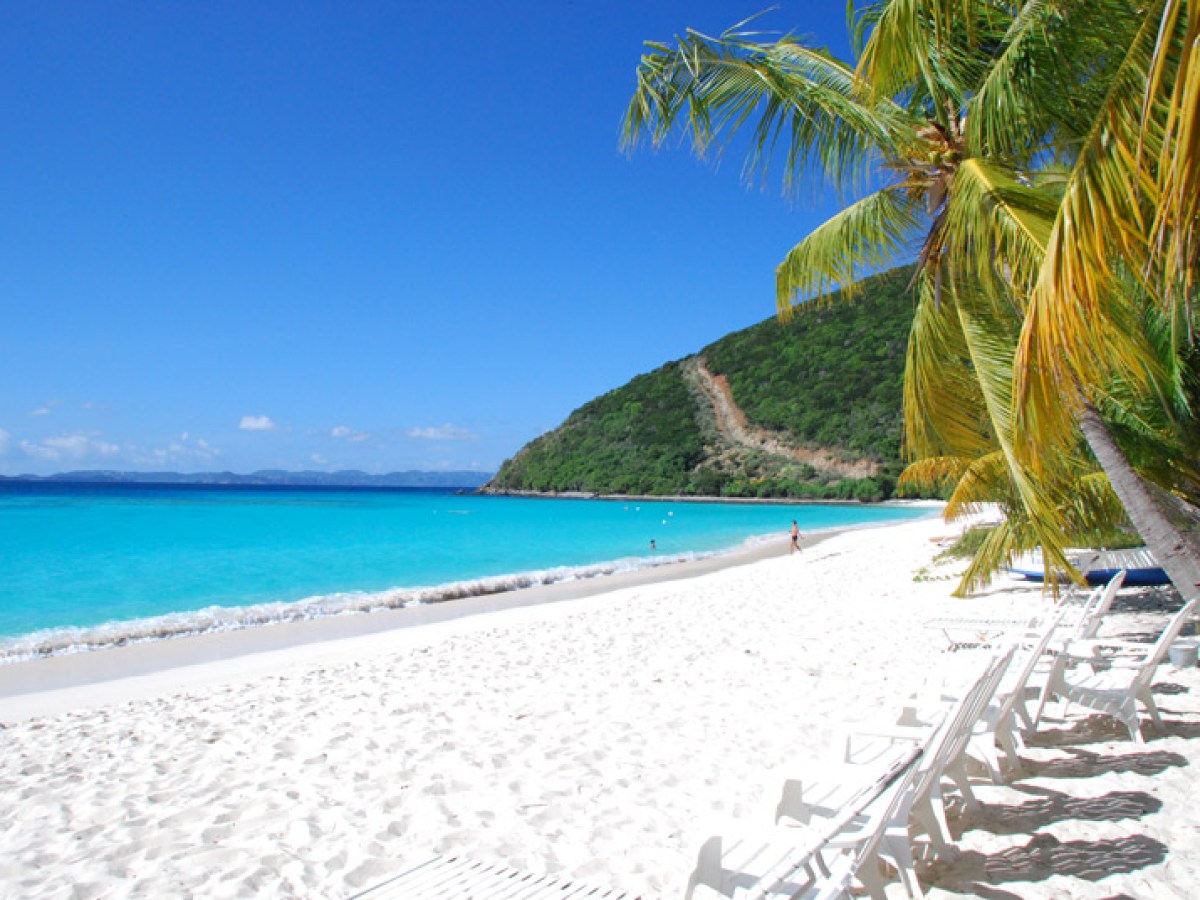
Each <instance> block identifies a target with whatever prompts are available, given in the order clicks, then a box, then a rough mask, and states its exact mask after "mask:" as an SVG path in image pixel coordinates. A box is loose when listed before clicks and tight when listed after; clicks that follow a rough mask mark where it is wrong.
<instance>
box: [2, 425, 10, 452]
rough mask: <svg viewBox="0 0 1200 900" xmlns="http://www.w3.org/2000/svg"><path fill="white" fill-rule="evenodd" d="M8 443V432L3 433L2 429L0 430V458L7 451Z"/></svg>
mask: <svg viewBox="0 0 1200 900" xmlns="http://www.w3.org/2000/svg"><path fill="white" fill-rule="evenodd" d="M9 443H10V438H9V434H8V432H7V431H5V430H4V429H3V428H0V456H3V455H4V453H5V452H6V451H7V450H8V445H9Z"/></svg>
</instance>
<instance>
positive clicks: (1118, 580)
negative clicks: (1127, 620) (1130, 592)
mask: <svg viewBox="0 0 1200 900" xmlns="http://www.w3.org/2000/svg"><path fill="white" fill-rule="evenodd" d="M1125 575H1126V572H1125V570H1124V569H1122V570H1121V571H1120V572H1118V573H1117V574H1116V575H1114V576H1113V577H1112V578H1111V579H1110V580H1109V582H1108V584H1106V585H1105V586H1104V590H1103V591H1101V592H1100V596H1099V597H1098V598H1096V601H1095V602H1094V603H1093V604H1092V608H1091V609H1090V610H1088V611H1087V612H1085V613H1084V614H1083V618H1082V619H1080V621H1079V628H1078V630H1077V631H1076V634H1075V637H1077V638H1080V639H1082V640H1085V641H1086V640H1090V639H1091V638H1094V637H1095V636H1096V634H1097V633H1098V632H1099V631H1100V626H1101V625H1103V624H1104V617H1105V616H1107V615H1108V611H1109V610H1110V609H1112V605H1113V600H1115V599H1116V597H1117V591H1119V590H1120V589H1121V585H1123V584H1124V583H1125Z"/></svg>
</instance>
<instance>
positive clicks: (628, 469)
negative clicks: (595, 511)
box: [485, 269, 913, 500]
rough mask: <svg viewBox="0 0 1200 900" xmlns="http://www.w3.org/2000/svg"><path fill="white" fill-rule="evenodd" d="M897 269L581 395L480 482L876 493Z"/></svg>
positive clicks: (499, 486)
mask: <svg viewBox="0 0 1200 900" xmlns="http://www.w3.org/2000/svg"><path fill="white" fill-rule="evenodd" d="M910 277H911V270H910V269H900V270H895V271H893V272H889V273H886V274H884V275H880V276H876V277H874V278H872V279H870V280H868V281H867V282H866V283H865V284H864V286H863V290H862V291H861V293H859V295H858V296H857V297H856V299H855V300H854V301H853V302H850V303H848V302H845V301H844V300H842V299H841V298H840V297H835V298H834V299H833V301H832V302H829V303H828V304H823V305H821V306H820V307H814V308H811V309H808V310H805V311H804V312H802V313H799V314H798V315H796V316H795V317H793V319H792V321H791V322H789V323H787V324H784V323H781V322H780V321H779V320H778V319H776V318H774V317H772V318H770V319H767V320H766V321H764V322H761V323H759V324H758V325H755V326H752V327H751V328H747V329H745V330H744V331H738V332H734V333H733V334H730V335H727V336H726V337H724V338H722V339H721V340H719V341H717V342H716V343H714V344H711V345H709V346H708V347H705V348H704V349H703V350H701V351H700V352H699V353H698V354H697V355H695V356H691V357H688V358H686V359H683V360H679V361H677V362H671V363H667V364H666V365H664V366H662V367H661V368H659V369H657V370H655V371H653V372H651V373H649V374H647V375H639V376H638V377H637V378H634V379H633V380H632V381H630V382H629V383H628V384H626V385H625V386H624V387H620V388H617V389H616V390H614V391H611V392H609V393H607V394H605V395H603V396H601V397H598V398H596V399H595V400H592V401H591V402H589V403H586V404H584V405H583V406H581V407H580V408H579V409H577V410H576V411H575V412H573V413H572V414H571V415H570V416H569V417H568V418H567V420H566V421H565V422H564V423H563V424H562V425H560V426H559V427H558V428H556V429H554V430H553V431H551V432H549V433H547V434H544V435H542V436H541V437H539V438H537V439H536V440H534V441H532V442H531V443H529V444H527V445H526V446H525V447H524V448H523V449H522V450H521V451H520V452H519V453H518V454H517V455H516V456H515V457H514V458H512V459H511V460H508V461H506V462H505V463H504V465H503V466H501V467H500V471H499V473H498V474H497V475H496V477H495V478H494V479H492V481H491V482H489V483H488V485H487V487H486V488H485V490H489V491H497V492H503V491H538V492H567V491H583V492H589V493H598V494H650V495H666V494H684V495H687V494H691V495H700V496H729V497H798V498H812V499H833V498H840V499H859V500H876V499H884V498H886V497H888V496H890V495H891V493H892V490H893V488H894V486H895V479H896V476H897V474H898V473H899V471H900V469H901V465H900V434H901V391H902V379H903V370H904V354H905V347H906V345H907V341H908V332H909V328H910V326H911V324H912V317H913V298H912V296H911V293H910V292H909V290H908V284H909V279H910Z"/></svg>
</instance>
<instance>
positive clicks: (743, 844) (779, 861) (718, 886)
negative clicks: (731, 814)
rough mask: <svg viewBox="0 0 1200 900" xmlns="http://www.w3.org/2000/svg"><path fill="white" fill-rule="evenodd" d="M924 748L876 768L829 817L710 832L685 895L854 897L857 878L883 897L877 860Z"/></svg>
mask: <svg viewBox="0 0 1200 900" xmlns="http://www.w3.org/2000/svg"><path fill="white" fill-rule="evenodd" d="M922 752H923V751H922V750H921V749H920V748H914V747H910V748H907V749H906V750H904V751H903V752H902V753H899V754H897V755H895V756H894V758H893V759H892V760H891V761H890V763H888V764H887V765H884V766H881V767H878V768H873V775H872V776H871V777H868V778H865V779H861V780H860V781H859V782H858V783H857V784H856V785H855V787H854V789H853V790H852V791H851V792H850V793H849V794H848V796H847V797H846V800H845V804H844V806H842V807H841V808H840V809H839V810H837V812H836V814H834V815H833V816H831V817H830V818H829V819H826V820H823V821H814V822H812V823H809V824H806V825H794V826H777V827H774V828H770V829H763V830H760V831H757V832H746V833H742V834H740V835H738V836H736V837H732V838H727V837H724V836H720V835H717V836H714V837H711V838H709V839H708V840H707V841H705V842H704V845H703V846H702V847H701V848H700V853H699V856H698V859H697V862H696V868H695V870H694V871H693V872H692V876H691V879H690V880H689V881H688V886H687V892H686V894H685V897H686V898H687V900H708V898H731V900H732V898H735V900H768V898H769V900H782V898H804V900H826V898H834V897H842V896H848V895H849V890H850V886H851V884H852V882H853V881H854V879H855V878H856V877H860V878H861V880H862V881H863V883H864V885H866V886H867V888H868V891H869V892H870V893H871V895H872V896H874V897H882V896H883V889H882V884H881V881H880V879H879V878H878V876H877V875H875V874H874V873H873V872H872V871H871V870H870V867H871V866H872V865H873V864H874V860H875V858H876V847H877V845H878V844H879V842H880V841H881V840H882V839H883V836H884V832H885V831H886V829H887V827H888V823H889V822H890V821H891V820H892V818H893V817H894V816H895V815H896V814H897V810H898V808H899V807H900V806H901V805H903V804H904V802H905V799H906V797H907V795H908V794H909V793H910V792H911V790H912V781H913V778H914V777H916V774H917V766H916V760H917V759H918V757H919V756H920V755H921V753H922ZM863 768H866V767H863Z"/></svg>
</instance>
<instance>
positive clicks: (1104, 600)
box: [925, 570, 1125, 650]
mask: <svg viewBox="0 0 1200 900" xmlns="http://www.w3.org/2000/svg"><path fill="white" fill-rule="evenodd" d="M1124 582H1125V571H1124V570H1122V571H1120V572H1118V573H1117V574H1116V575H1115V576H1113V577H1112V578H1111V579H1109V581H1108V583H1107V584H1103V585H1100V586H1099V587H1096V588H1094V589H1093V590H1092V591H1090V592H1089V593H1087V594H1082V593H1075V592H1072V593H1070V594H1068V595H1067V596H1065V597H1064V598H1063V599H1062V600H1061V601H1060V602H1059V603H1058V604H1057V606H1054V607H1052V608H1051V609H1050V611H1049V612H1047V613H1038V614H1037V615H1033V616H1026V617H1024V618H1013V617H1008V618H1003V617H992V618H987V617H976V618H972V617H946V618H937V619H929V620H928V621H926V622H925V625H926V627H928V628H938V629H941V631H942V633H943V634H944V635H945V636H946V640H947V641H949V643H950V646H949V649H950V650H963V649H968V648H979V647H993V646H998V645H1000V644H1003V643H1011V642H1012V641H1013V640H1016V639H1017V638H1018V637H1019V636H1020V635H1023V634H1029V633H1031V632H1034V631H1039V632H1040V631H1041V629H1042V626H1043V625H1044V623H1045V622H1047V621H1049V620H1052V619H1058V621H1059V628H1061V629H1063V630H1064V631H1065V632H1068V635H1067V636H1069V637H1072V638H1078V637H1095V636H1096V634H1097V633H1098V632H1099V629H1100V626H1101V625H1102V624H1103V620H1104V617H1105V616H1106V615H1108V611H1109V609H1110V608H1111V607H1112V604H1113V600H1114V599H1115V598H1116V595H1117V591H1119V590H1120V589H1121V586H1122V585H1123V584H1124Z"/></svg>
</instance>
